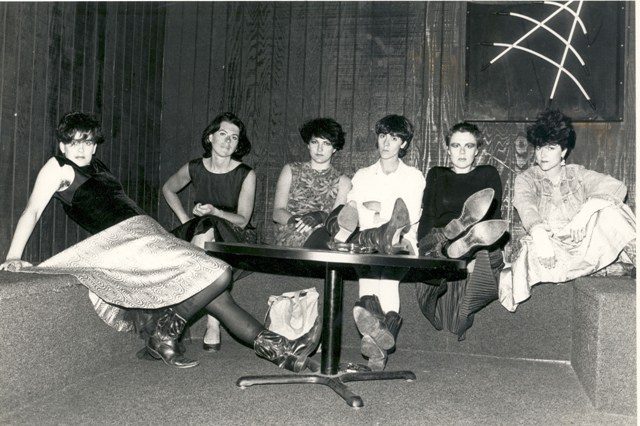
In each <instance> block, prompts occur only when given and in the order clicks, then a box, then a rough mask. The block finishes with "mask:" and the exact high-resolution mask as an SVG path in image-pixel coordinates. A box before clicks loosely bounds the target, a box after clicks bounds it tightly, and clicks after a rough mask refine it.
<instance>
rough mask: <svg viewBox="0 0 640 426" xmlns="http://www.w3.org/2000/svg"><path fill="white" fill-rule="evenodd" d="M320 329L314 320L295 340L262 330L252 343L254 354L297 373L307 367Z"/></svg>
mask: <svg viewBox="0 0 640 426" xmlns="http://www.w3.org/2000/svg"><path fill="white" fill-rule="evenodd" d="M321 333H322V329H321V328H320V323H319V322H318V320H316V323H315V324H314V325H313V327H312V328H311V330H309V332H307V333H306V334H304V335H303V336H301V337H299V338H298V339H296V340H289V339H287V338H286V337H284V336H281V335H280V334H278V333H274V332H273V331H270V330H262V331H261V332H260V333H259V334H258V336H256V339H255V340H254V341H253V349H254V351H255V352H256V354H257V355H258V356H259V357H261V358H265V359H267V360H269V361H271V362H272V363H274V364H275V365H277V366H278V367H280V368H284V369H287V370H289V371H293V372H294V373H299V372H300V371H302V370H304V369H305V368H307V366H308V362H309V358H308V357H309V355H310V354H311V352H313V351H314V349H315V348H316V347H317V346H318V342H319V341H320V334H321Z"/></svg>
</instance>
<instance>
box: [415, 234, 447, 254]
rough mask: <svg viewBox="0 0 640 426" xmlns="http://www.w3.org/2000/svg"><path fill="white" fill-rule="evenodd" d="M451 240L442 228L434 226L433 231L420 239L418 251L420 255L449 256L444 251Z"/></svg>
mask: <svg viewBox="0 0 640 426" xmlns="http://www.w3.org/2000/svg"><path fill="white" fill-rule="evenodd" d="M447 244H449V240H448V239H447V237H446V236H445V235H444V231H443V229H442V228H432V229H431V231H429V233H428V234H427V235H425V236H424V237H422V238H421V239H420V241H418V253H419V254H420V256H430V257H445V258H446V257H447V256H446V255H445V253H444V250H445V248H446V245H447Z"/></svg>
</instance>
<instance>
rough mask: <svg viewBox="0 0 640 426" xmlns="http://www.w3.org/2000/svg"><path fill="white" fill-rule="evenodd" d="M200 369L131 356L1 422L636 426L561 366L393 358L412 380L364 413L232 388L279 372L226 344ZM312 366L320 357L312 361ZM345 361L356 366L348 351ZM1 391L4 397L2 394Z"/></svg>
mask: <svg viewBox="0 0 640 426" xmlns="http://www.w3.org/2000/svg"><path fill="white" fill-rule="evenodd" d="M189 353H190V354H191V355H192V356H195V357H197V358H198V359H200V360H201V365H200V366H199V367H196V368H193V369H188V370H177V369H171V368H168V367H166V366H165V365H163V364H162V363H160V362H149V361H140V360H137V359H135V357H134V356H133V354H131V357H130V358H127V359H126V360H125V361H123V362H121V363H120V364H118V365H117V366H116V367H114V368H111V369H109V370H105V371H104V372H102V373H100V374H98V375H94V376H92V377H86V379H85V380H82V381H80V382H77V383H73V384H67V385H66V386H65V387H63V388H60V389H58V390H57V391H56V392H54V393H51V394H49V395H48V396H46V397H44V398H39V399H37V400H33V401H32V402H31V403H30V404H29V405H28V406H23V407H21V408H19V409H16V408H12V407H2V408H1V409H0V413H2V414H0V422H2V423H6V424H89V423H91V424H114V423H123V424H152V423H153V424H169V423H180V424H348V425H351V424H421V425H425V424H434V425H440V424H492V425H493V424H544V425H547V424H636V418H635V417H626V416H619V415H608V414H602V413H599V412H597V411H595V409H594V408H593V407H592V406H591V403H590V401H589V398H588V397H587V395H586V394H585V393H584V391H583V390H582V387H581V385H580V383H579V381H578V379H577V377H576V375H575V373H574V372H573V370H572V368H571V366H570V365H568V364H564V363H549V362H532V361H523V360H509V359H499V358H493V357H484V356H472V355H464V354H450V353H449V354H444V353H433V352H430V353H427V352H415V351H412V352H411V351H402V350H399V351H397V352H396V353H395V354H394V355H392V357H391V359H390V361H389V364H388V369H403V368H409V369H412V370H413V371H414V372H415V373H416V376H417V380H416V381H414V382H405V381H384V382H383V381H377V382H356V383H352V384H351V385H350V387H351V389H352V390H353V391H354V392H356V393H357V394H359V395H360V396H361V397H362V398H363V400H364V404H365V406H364V407H363V408H361V409H357V410H355V409H353V408H350V407H348V406H347V405H346V404H345V403H344V402H343V401H342V399H340V398H339V397H338V396H337V395H336V394H335V393H334V392H333V391H332V390H330V389H329V388H326V387H324V386H319V385H277V386H253V387H249V388H246V389H244V390H242V389H240V388H238V387H237V386H236V385H235V382H236V380H237V379H238V377H239V376H240V375H242V374H246V375H254V374H279V373H280V372H281V370H278V369H277V368H276V367H275V366H273V365H272V364H270V363H268V362H266V361H264V360H261V359H259V358H257V357H256V356H255V355H254V354H253V351H251V350H249V349H247V348H245V347H243V346H241V345H240V344H238V343H236V342H232V341H229V340H225V341H224V342H223V348H222V351H221V352H219V353H217V354H206V353H204V352H202V351H201V350H200V349H199V345H196V344H195V343H194V344H192V345H190V346H189ZM316 358H318V356H316ZM342 360H343V361H346V360H351V361H357V362H360V361H361V358H360V356H359V354H358V353H357V351H354V350H353V349H345V350H343V353H342ZM5 391H6V390H5Z"/></svg>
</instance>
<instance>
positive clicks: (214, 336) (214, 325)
mask: <svg viewBox="0 0 640 426" xmlns="http://www.w3.org/2000/svg"><path fill="white" fill-rule="evenodd" d="M202 349H204V350H205V351H207V352H218V351H219V350H220V322H219V321H218V320H217V319H216V318H215V317H212V316H211V315H207V331H205V333H204V338H203V339H202Z"/></svg>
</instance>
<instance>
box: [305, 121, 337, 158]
mask: <svg viewBox="0 0 640 426" xmlns="http://www.w3.org/2000/svg"><path fill="white" fill-rule="evenodd" d="M300 136H301V137H302V140H303V141H304V143H306V144H308V143H309V141H310V140H311V138H312V137H314V136H315V137H317V138H323V139H326V140H328V141H329V142H331V146H332V147H333V148H334V149H337V150H338V151H340V150H341V149H342V147H344V131H343V130H342V126H341V125H340V123H338V122H337V121H336V120H334V119H333V118H314V119H313V120H309V121H307V122H306V123H304V124H303V125H302V126H301V127H300Z"/></svg>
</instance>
